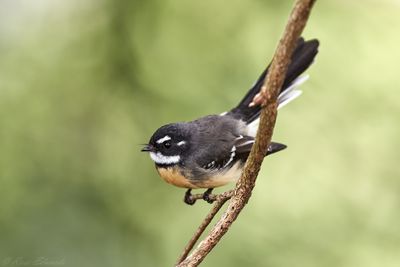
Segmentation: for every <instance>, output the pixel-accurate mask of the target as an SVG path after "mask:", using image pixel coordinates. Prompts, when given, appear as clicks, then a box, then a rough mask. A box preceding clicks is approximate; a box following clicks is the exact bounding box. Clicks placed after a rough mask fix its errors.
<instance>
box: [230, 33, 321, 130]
mask: <svg viewBox="0 0 400 267" xmlns="http://www.w3.org/2000/svg"><path fill="white" fill-rule="evenodd" d="M318 46H319V42H318V40H316V39H313V40H309V41H304V39H303V38H299V40H298V41H297V46H296V48H295V50H294V52H293V55H292V59H291V63H290V65H289V68H288V70H287V73H286V77H285V81H284V83H283V85H282V90H281V92H280V94H279V98H278V103H279V107H282V106H284V105H285V104H287V103H288V102H290V101H291V100H293V99H294V98H296V97H298V96H299V95H300V94H301V91H300V90H297V87H298V86H299V85H300V84H302V83H303V82H304V81H305V80H307V78H308V76H301V77H299V76H300V75H301V74H302V73H303V72H304V71H305V70H307V68H308V67H309V66H310V65H311V64H312V63H313V61H314V58H315V56H316V55H317V53H318ZM268 69H269V66H268V67H267V68H266V69H265V70H264V71H263V73H262V74H261V76H260V77H259V78H258V80H257V81H256V83H255V84H254V85H253V87H252V88H251V89H250V90H249V92H248V93H247V94H246V96H245V97H244V98H243V99H242V101H240V103H239V105H238V106H236V107H235V108H234V109H232V110H231V111H230V112H229V114H230V115H231V116H234V117H236V118H239V119H241V120H243V121H245V122H247V123H248V124H249V123H251V122H253V121H254V120H256V119H257V118H258V117H259V116H260V111H261V107H260V106H254V107H249V104H250V103H251V102H252V101H253V98H254V96H255V95H256V94H258V93H259V92H260V89H261V86H262V85H263V83H264V79H265V77H266V76H267V74H268Z"/></svg>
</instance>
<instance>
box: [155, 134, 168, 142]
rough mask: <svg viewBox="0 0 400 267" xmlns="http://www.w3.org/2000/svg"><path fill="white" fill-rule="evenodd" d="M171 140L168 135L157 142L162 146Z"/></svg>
mask: <svg viewBox="0 0 400 267" xmlns="http://www.w3.org/2000/svg"><path fill="white" fill-rule="evenodd" d="M168 140H171V137H169V136H168V135H166V136H164V137H163V138H160V139H158V140H157V144H162V143H164V142H165V141H168Z"/></svg>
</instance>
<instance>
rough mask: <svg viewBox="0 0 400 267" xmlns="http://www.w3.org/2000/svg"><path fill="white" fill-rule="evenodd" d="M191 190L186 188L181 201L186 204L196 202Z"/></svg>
mask: <svg viewBox="0 0 400 267" xmlns="http://www.w3.org/2000/svg"><path fill="white" fill-rule="evenodd" d="M191 191H192V189H188V190H187V191H186V193H185V197H184V198H183V201H184V202H185V203H186V204H188V205H193V204H194V203H196V199H193V197H192V194H191Z"/></svg>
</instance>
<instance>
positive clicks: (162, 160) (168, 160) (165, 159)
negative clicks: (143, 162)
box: [150, 152, 181, 165]
mask: <svg viewBox="0 0 400 267" xmlns="http://www.w3.org/2000/svg"><path fill="white" fill-rule="evenodd" d="M150 158H151V159H152V160H153V161H154V162H155V163H157V164H165V165H168V164H175V163H178V162H179V161H180V160H181V157H180V156H179V155H177V156H164V155H163V154H161V153H160V152H157V153H155V152H150Z"/></svg>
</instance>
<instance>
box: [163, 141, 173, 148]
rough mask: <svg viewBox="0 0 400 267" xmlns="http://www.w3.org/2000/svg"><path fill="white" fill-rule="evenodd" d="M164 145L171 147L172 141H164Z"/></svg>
mask: <svg viewBox="0 0 400 267" xmlns="http://www.w3.org/2000/svg"><path fill="white" fill-rule="evenodd" d="M163 144H164V147H165V148H170V147H171V143H170V142H164V143H163Z"/></svg>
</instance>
